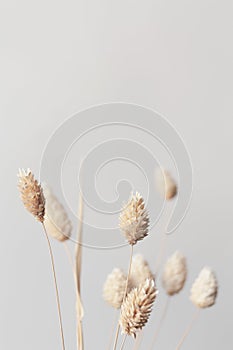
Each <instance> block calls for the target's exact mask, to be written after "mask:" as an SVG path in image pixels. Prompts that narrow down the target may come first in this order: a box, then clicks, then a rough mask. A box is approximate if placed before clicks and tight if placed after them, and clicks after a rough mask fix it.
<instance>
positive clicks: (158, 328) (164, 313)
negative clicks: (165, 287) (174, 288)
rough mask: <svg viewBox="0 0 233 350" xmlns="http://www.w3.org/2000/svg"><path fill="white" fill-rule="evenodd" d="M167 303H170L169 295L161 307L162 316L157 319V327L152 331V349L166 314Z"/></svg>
mask: <svg viewBox="0 0 233 350" xmlns="http://www.w3.org/2000/svg"><path fill="white" fill-rule="evenodd" d="M169 304H170V296H167V299H166V303H165V305H164V307H163V313H162V316H161V318H160V320H159V324H158V326H157V329H156V330H155V333H154V337H153V340H152V343H151V350H152V349H153V347H154V345H155V343H156V340H157V338H158V335H159V332H160V329H161V327H162V325H163V321H164V320H165V317H166V315H167V311H168V307H169Z"/></svg>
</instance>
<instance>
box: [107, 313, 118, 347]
mask: <svg viewBox="0 0 233 350" xmlns="http://www.w3.org/2000/svg"><path fill="white" fill-rule="evenodd" d="M117 319H118V313H117V311H116V313H115V317H114V320H113V323H112V328H111V333H110V334H111V335H110V337H109V342H108V347H107V350H110V349H111V345H112V340H113V335H114V331H115V327H116V322H117Z"/></svg>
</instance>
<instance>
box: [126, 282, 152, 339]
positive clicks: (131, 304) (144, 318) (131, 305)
mask: <svg viewBox="0 0 233 350" xmlns="http://www.w3.org/2000/svg"><path fill="white" fill-rule="evenodd" d="M157 293H158V292H157V290H156V288H155V283H154V281H153V280H150V279H147V280H146V282H145V283H143V284H141V285H140V286H139V287H136V288H134V289H132V290H131V292H130V293H129V294H128V295H127V297H126V298H125V300H124V301H123V303H122V306H121V315H120V320H119V324H120V326H121V328H122V333H124V334H128V335H131V336H133V337H134V338H136V334H137V332H138V331H140V330H141V329H142V328H143V327H144V326H145V325H146V323H147V322H148V319H149V316H150V313H151V311H152V306H153V304H154V301H155V298H156V295H157Z"/></svg>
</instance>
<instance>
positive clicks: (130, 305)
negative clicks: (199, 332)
mask: <svg viewBox="0 0 233 350" xmlns="http://www.w3.org/2000/svg"><path fill="white" fill-rule="evenodd" d="M18 179H19V180H18V189H19V192H20V196H21V199H22V202H23V204H24V206H25V208H26V209H27V210H28V211H29V212H30V213H31V214H32V215H33V216H34V217H35V219H36V220H37V221H38V222H40V223H41V224H42V227H43V231H44V233H45V237H46V240H47V243H48V248H49V253H50V257H51V266H52V272H53V278H54V284H55V292H56V301H57V308H58V316H59V322H60V333H61V344H62V350H65V349H66V348H65V338H64V332H63V325H62V314H61V307H60V299H59V290H58V284H57V278H56V271H55V264H54V257H53V252H52V248H51V244H50V237H51V238H54V239H57V240H58V241H60V242H61V243H62V244H63V245H64V248H65V249H66V252H67V254H68V257H69V259H70V263H71V266H72V268H73V271H74V281H75V286H76V300H77V303H76V311H77V312H76V314H77V349H78V350H83V349H84V336H83V327H82V320H83V317H84V312H83V305H82V300H81V282H80V275H81V263H82V222H83V200H82V196H81V195H80V201H79V203H80V204H79V218H80V220H79V227H78V235H77V244H76V246H75V259H73V256H72V253H71V252H70V250H69V248H68V246H67V245H66V241H67V240H68V239H69V238H70V236H71V231H72V224H71V222H70V220H69V218H68V215H67V213H66V211H65V209H64V207H63V206H62V204H61V203H60V202H59V201H58V199H57V198H56V196H55V195H54V194H53V193H52V191H51V189H50V188H49V187H48V186H47V185H43V186H42V185H41V184H39V183H38V181H37V180H36V179H35V177H34V175H33V173H32V172H31V170H30V169H28V170H23V169H22V170H19V174H18ZM156 184H157V188H158V191H159V192H160V193H161V195H163V196H164V197H165V199H166V200H171V199H172V198H174V197H175V196H176V194H177V185H176V183H175V181H174V180H173V178H172V177H171V175H170V174H169V172H167V171H162V172H161V171H160V172H158V173H157V174H156ZM149 223H150V219H149V214H148V211H147V209H146V207H145V203H144V200H143V197H142V196H141V195H140V194H139V193H136V194H132V195H131V196H130V198H129V200H128V202H127V203H126V204H124V205H123V207H122V210H121V213H120V217H119V228H120V230H121V233H122V234H123V236H124V237H125V239H126V241H127V242H128V244H129V246H130V248H131V249H130V257H129V267H128V272H127V273H125V271H123V270H121V269H120V268H114V269H113V270H112V272H111V273H110V274H109V275H108V276H107V278H106V281H105V283H104V285H103V298H104V300H105V301H106V302H107V303H108V304H109V305H110V306H111V307H112V308H114V309H116V310H118V312H119V319H118V322H117V325H116V331H115V337H114V336H113V335H112V339H111V343H110V344H109V347H108V349H113V350H116V349H121V350H122V349H123V348H124V346H125V342H126V339H127V337H128V336H131V337H133V338H134V339H135V344H134V350H137V349H139V348H140V345H141V340H142V337H143V332H142V330H143V328H144V327H145V326H146V324H147V322H148V320H149V318H150V314H151V312H152V308H153V306H154V304H155V302H156V298H157V295H158V290H157V271H156V274H154V273H153V271H152V270H151V268H150V266H149V264H148V262H147V261H146V260H145V259H144V257H143V256H142V255H139V254H137V255H134V246H135V245H136V244H138V243H139V244H140V241H141V240H143V239H144V238H145V237H146V236H147V235H148V234H149ZM73 261H75V263H73ZM186 278H187V263H186V258H185V256H184V255H183V254H181V253H180V252H178V251H176V252H175V253H174V254H173V255H172V256H171V257H170V258H169V259H168V260H167V262H166V264H165V266H164V267H163V271H162V278H161V281H162V287H163V290H164V293H166V294H167V303H166V305H165V308H164V311H163V315H162V317H161V320H160V323H159V327H158V328H157V331H156V332H155V334H154V337H153V341H152V343H151V347H150V349H151V350H152V349H154V346H155V342H156V339H157V335H158V332H159V329H160V326H161V325H162V322H163V320H164V318H165V316H166V311H167V307H168V302H169V300H170V298H171V297H173V296H174V295H176V294H177V293H179V292H180V291H181V290H182V289H183V287H184V285H185V282H186ZM217 293H218V283H217V279H216V276H215V273H214V272H213V271H212V270H211V269H210V268H208V267H204V268H203V269H202V270H201V272H200V273H199V275H198V277H197V278H196V280H195V281H194V283H193V285H192V287H191V291H190V300H191V302H192V303H193V304H194V305H195V307H196V309H197V312H196V313H195V316H194V318H193V320H192V322H191V323H190V325H189V326H188V327H187V329H186V330H185V332H184V334H183V335H182V337H181V339H180V340H179V342H178V344H177V346H176V348H175V349H176V350H179V349H180V348H181V346H182V345H183V343H184V340H185V338H186V337H187V335H188V334H189V332H190V330H191V328H192V324H193V321H194V320H195V318H196V316H197V315H198V311H199V310H200V309H205V308H208V307H211V306H213V305H214V304H215V301H216V297H217ZM120 331H121V334H122V341H121V342H120V340H119V338H120Z"/></svg>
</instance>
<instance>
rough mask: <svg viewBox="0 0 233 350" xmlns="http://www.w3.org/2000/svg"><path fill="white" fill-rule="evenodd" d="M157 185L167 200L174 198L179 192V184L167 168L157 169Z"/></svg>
mask: <svg viewBox="0 0 233 350" xmlns="http://www.w3.org/2000/svg"><path fill="white" fill-rule="evenodd" d="M155 180H156V187H157V190H158V191H159V193H160V194H161V196H162V197H165V199H166V200H170V199H172V198H174V197H175V196H176V194H177V184H176V182H175V180H174V179H173V178H172V176H171V175H170V173H169V172H168V171H167V170H161V169H158V170H157V171H156V177H155Z"/></svg>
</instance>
